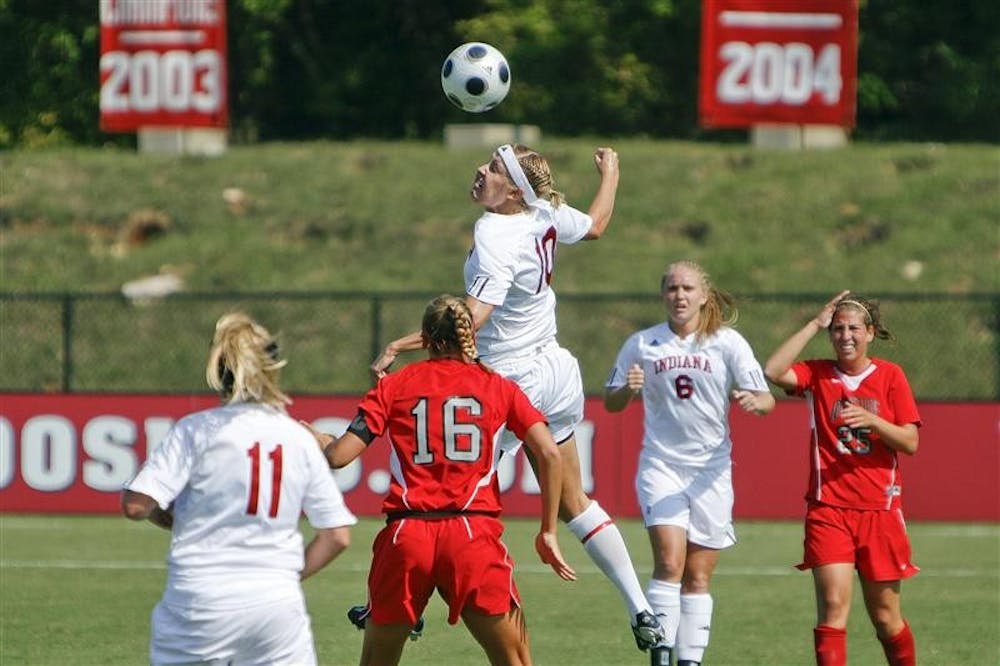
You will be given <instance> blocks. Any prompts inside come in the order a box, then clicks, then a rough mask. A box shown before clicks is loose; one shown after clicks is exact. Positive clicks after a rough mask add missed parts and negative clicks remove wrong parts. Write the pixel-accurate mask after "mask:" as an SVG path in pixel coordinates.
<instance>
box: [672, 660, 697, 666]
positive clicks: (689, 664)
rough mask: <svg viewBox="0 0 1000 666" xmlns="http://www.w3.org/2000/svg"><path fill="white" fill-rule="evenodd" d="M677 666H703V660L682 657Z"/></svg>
mask: <svg viewBox="0 0 1000 666" xmlns="http://www.w3.org/2000/svg"><path fill="white" fill-rule="evenodd" d="M677 666H701V662H700V661H694V660H692V659H680V660H678V662H677Z"/></svg>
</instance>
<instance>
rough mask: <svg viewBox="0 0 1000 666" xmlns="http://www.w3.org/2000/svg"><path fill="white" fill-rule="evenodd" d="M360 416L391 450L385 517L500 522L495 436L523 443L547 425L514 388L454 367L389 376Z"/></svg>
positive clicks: (431, 363)
mask: <svg viewBox="0 0 1000 666" xmlns="http://www.w3.org/2000/svg"><path fill="white" fill-rule="evenodd" d="M359 409H360V410H361V411H362V412H363V413H364V415H365V421H366V422H367V424H368V428H369V429H370V430H371V431H372V432H373V433H374V434H376V435H381V434H387V435H388V440H389V444H390V446H391V447H392V448H391V451H390V454H389V456H390V460H389V467H390V471H391V473H392V482H391V484H390V486H389V494H388V495H387V496H386V498H385V501H384V502H383V503H382V511H383V512H385V513H390V512H396V511H485V512H489V513H494V514H499V513H500V488H499V485H498V483H497V478H496V455H495V453H496V451H495V449H496V439H497V437H496V435H497V431H499V430H500V428H501V427H502V426H504V425H506V426H507V427H508V428H509V429H510V430H511V431H513V432H514V434H516V435H517V436H518V437H519V438H522V439H523V438H524V434H525V432H526V431H527V430H528V428H530V427H531V426H533V425H534V424H536V423H538V422H544V421H545V417H544V416H542V414H541V412H539V411H538V410H537V409H535V408H534V407H532V406H531V403H530V402H528V398H527V397H526V396H525V395H524V393H523V392H522V391H521V389H520V388H518V386H517V385H516V384H515V383H514V382H512V381H510V380H509V379H506V378H504V377H502V376H501V375H498V374H496V373H494V372H490V371H487V370H485V369H483V368H482V367H480V366H479V365H477V364H475V363H463V362H461V361H457V360H453V359H431V360H426V361H420V362H418V363H414V364H411V365H408V366H406V367H405V368H403V369H402V370H399V371H397V372H393V373H391V374H388V375H386V376H385V377H383V378H382V379H381V380H379V383H378V385H376V386H375V388H373V389H372V390H371V391H369V392H368V394H367V395H366V396H365V397H364V399H363V400H362V401H361V404H360V405H359Z"/></svg>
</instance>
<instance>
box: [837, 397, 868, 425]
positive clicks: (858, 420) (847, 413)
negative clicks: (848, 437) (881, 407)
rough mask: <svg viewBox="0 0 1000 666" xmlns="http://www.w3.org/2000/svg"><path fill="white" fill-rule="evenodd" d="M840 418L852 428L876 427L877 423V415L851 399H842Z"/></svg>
mask: <svg viewBox="0 0 1000 666" xmlns="http://www.w3.org/2000/svg"><path fill="white" fill-rule="evenodd" d="M839 417H840V420H841V421H843V422H844V424H845V425H846V426H847V427H849V428H851V429H855V428H874V427H875V426H876V425H877V424H876V418H877V417H876V416H875V415H874V414H872V413H871V412H869V411H868V410H867V409H865V408H864V407H862V406H861V405H859V404H856V403H853V402H851V401H849V400H846V399H845V400H841V401H840V414H839Z"/></svg>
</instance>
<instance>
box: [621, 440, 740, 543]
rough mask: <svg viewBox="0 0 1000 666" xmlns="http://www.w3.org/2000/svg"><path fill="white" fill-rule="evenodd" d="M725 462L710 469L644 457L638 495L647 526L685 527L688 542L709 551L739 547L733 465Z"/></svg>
mask: <svg viewBox="0 0 1000 666" xmlns="http://www.w3.org/2000/svg"><path fill="white" fill-rule="evenodd" d="M724 462H725V464H724V465H723V466H720V465H718V464H716V465H713V466H711V467H706V468H686V467H671V466H668V465H667V464H666V463H664V462H663V461H662V460H659V459H655V458H652V457H649V456H645V455H640V456H639V471H638V472H637V473H636V476H635V493H636V497H637V498H638V500H639V510H640V511H641V512H642V519H643V521H645V523H646V527H652V526H653V525H674V526H677V527H683V528H684V529H685V530H687V539H688V541H690V542H691V543H695V544H698V545H699V546H705V547H706V548H720V549H721V548H728V547H729V546H732V545H733V544H735V543H736V532H735V530H734V528H733V474H732V462H731V461H729V460H726V461H724Z"/></svg>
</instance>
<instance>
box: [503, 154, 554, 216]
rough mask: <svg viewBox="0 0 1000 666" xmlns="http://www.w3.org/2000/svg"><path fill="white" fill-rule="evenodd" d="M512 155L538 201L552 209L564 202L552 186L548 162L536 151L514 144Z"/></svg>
mask: <svg viewBox="0 0 1000 666" xmlns="http://www.w3.org/2000/svg"><path fill="white" fill-rule="evenodd" d="M514 154H515V155H516V156H517V163H518V164H520V165H521V170H522V171H524V175H525V176H526V177H527V179H528V183H529V184H530V185H531V189H533V190H534V191H535V194H536V195H537V196H538V198H539V199H545V200H547V201H548V202H549V203H551V204H552V206H553V207H558V206H559V205H560V204H562V203H563V202H565V201H566V197H565V196H563V194H562V192H558V191H557V190H556V189H555V186H554V185H553V182H552V170H551V169H549V162H548V160H546V159H545V158H544V157H542V155H541V154H540V153H538V152H537V151H535V150H533V149H531V148H528V147H527V146H524V145H521V144H520V143H518V144H514ZM512 182H513V181H512ZM515 184H516V183H515Z"/></svg>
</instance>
